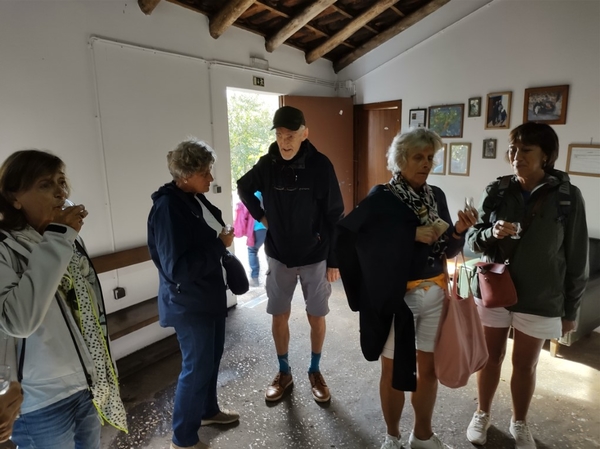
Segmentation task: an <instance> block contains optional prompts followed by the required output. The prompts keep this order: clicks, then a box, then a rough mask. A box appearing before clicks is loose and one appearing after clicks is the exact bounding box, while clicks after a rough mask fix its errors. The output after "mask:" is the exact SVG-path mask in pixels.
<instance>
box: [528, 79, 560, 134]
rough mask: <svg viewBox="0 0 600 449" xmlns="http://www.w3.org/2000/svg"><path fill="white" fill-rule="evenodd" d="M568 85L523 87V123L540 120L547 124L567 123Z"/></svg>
mask: <svg viewBox="0 0 600 449" xmlns="http://www.w3.org/2000/svg"><path fill="white" fill-rule="evenodd" d="M568 100H569V85H568V84H565V85H562V86H549V87H533V88H531V89H525V100H524V102H523V103H524V104H523V123H525V122H540V123H547V124H549V125H564V124H565V123H567V102H568Z"/></svg>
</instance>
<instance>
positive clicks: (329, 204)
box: [237, 106, 344, 402]
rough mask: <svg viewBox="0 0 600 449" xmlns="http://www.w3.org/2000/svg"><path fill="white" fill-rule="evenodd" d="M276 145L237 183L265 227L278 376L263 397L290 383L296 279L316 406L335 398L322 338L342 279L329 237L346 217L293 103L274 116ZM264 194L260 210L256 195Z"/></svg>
mask: <svg viewBox="0 0 600 449" xmlns="http://www.w3.org/2000/svg"><path fill="white" fill-rule="evenodd" d="M272 129H274V130H275V137H276V142H273V143H272V144H271V146H270V147H269V151H268V153H267V154H266V155H265V156H262V157H261V158H260V159H259V161H258V162H257V163H256V165H255V166H254V167H253V168H252V169H251V170H250V171H249V172H248V173H246V174H245V175H244V176H242V177H241V178H240V179H239V180H238V181H237V186H238V194H239V197H240V199H241V200H242V202H243V203H244V204H245V205H246V207H247V208H248V210H249V211H250V214H251V215H252V216H253V217H254V219H255V220H258V221H260V222H261V223H263V224H264V225H265V227H266V228H267V238H266V241H265V252H266V254H267V259H268V263H269V272H268V275H267V281H266V292H267V297H268V303H267V313H269V314H271V315H272V316H273V324H272V332H273V340H274V341H275V349H276V351H277V358H278V361H279V372H278V373H277V375H276V376H275V379H274V380H273V382H272V383H271V384H270V385H269V386H268V387H267V390H266V393H265V399H266V400H267V401H271V402H272V401H278V400H279V399H281V398H282V397H283V395H284V393H285V392H286V390H288V389H289V388H290V387H291V386H292V384H293V380H292V372H291V369H290V364H289V361H288V347H289V340H290V331H289V326H288V321H289V318H290V312H291V302H292V297H293V295H294V290H295V288H296V284H297V282H298V279H300V284H301V286H302V292H303V293H304V302H305V305H306V314H307V317H308V322H309V324H310V328H311V331H310V341H311V361H310V366H309V368H308V378H309V380H310V383H311V389H312V394H313V397H314V399H315V401H317V402H327V401H329V400H330V399H331V395H330V393H329V388H328V387H327V384H326V383H325V380H324V379H323V375H322V374H321V370H320V367H319V362H320V359H321V351H322V348H323V342H324V340H325V316H326V315H327V313H328V312H329V306H328V301H329V296H330V295H331V284H330V283H331V282H334V281H336V280H337V279H339V270H338V269H337V267H338V265H337V261H336V260H335V257H334V254H333V246H334V245H333V244H332V240H333V239H334V238H335V234H334V230H335V225H336V223H337V222H338V221H339V219H340V218H341V217H342V215H343V211H344V204H343V202H342V194H341V192H340V187H339V184H338V181H337V177H336V176H335V171H334V169H333V165H332V164H331V162H330V161H329V159H328V158H327V156H325V155H324V154H322V153H319V152H318V151H317V149H316V148H315V147H314V146H313V145H312V144H311V143H310V141H309V140H308V128H307V127H306V122H305V120H304V114H303V113H302V111H300V110H299V109H296V108H293V107H291V106H283V107H282V108H279V109H278V110H277V111H276V112H275V115H274V117H273V127H272ZM256 191H260V192H261V193H262V196H263V206H261V204H260V201H259V200H258V198H257V197H256V196H254V192H256Z"/></svg>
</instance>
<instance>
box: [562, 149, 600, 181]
mask: <svg viewBox="0 0 600 449" xmlns="http://www.w3.org/2000/svg"><path fill="white" fill-rule="evenodd" d="M567 173H571V174H573V175H581V176H595V177H600V145H598V144H596V145H591V144H588V145H585V144H575V143H572V144H571V145H569V153H568V154H567Z"/></svg>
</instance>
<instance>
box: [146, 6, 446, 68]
mask: <svg viewBox="0 0 600 449" xmlns="http://www.w3.org/2000/svg"><path fill="white" fill-rule="evenodd" d="M160 1H161V0H138V4H139V7H140V9H141V10H142V11H143V12H144V13H145V14H151V13H152V11H153V10H154V8H155V7H156V6H157V5H158V3H160ZM167 1H170V2H172V3H176V4H178V5H181V6H183V7H185V8H187V9H190V10H192V11H196V12H199V13H202V14H204V15H206V16H208V17H209V20H210V34H211V36H212V37H213V38H215V39H218V38H219V36H221V35H222V34H223V33H225V32H226V31H227V29H228V28H229V27H230V26H236V27H239V28H243V29H245V30H248V31H251V32H253V33H256V34H259V35H261V36H264V38H265V48H266V49H267V51H269V52H273V51H276V49H277V47H279V46H280V45H282V44H286V45H289V46H291V47H294V48H297V49H299V50H302V51H303V52H304V54H305V57H306V62H308V63H309V64H310V63H312V62H314V61H316V60H317V59H319V58H325V59H328V60H330V61H331V62H333V69H334V70H335V72H336V73H337V72H339V71H340V70H342V69H343V68H344V67H346V66H348V65H349V64H351V63H352V62H354V61H356V60H357V59H358V58H360V57H361V56H363V55H365V54H366V53H368V52H369V51H371V50H373V49H374V48H376V47H378V46H379V45H381V44H383V43H384V42H385V41H387V40H389V39H391V38H392V37H394V36H396V35H397V34H398V33H401V32H402V31H404V30H405V29H407V28H408V27H410V26H413V25H414V24H416V23H417V22H419V21H420V20H421V19H423V18H424V17H426V16H428V15H429V14H431V13H432V12H434V11H435V10H437V9H438V8H440V7H442V6H443V5H445V4H446V3H448V2H449V1H450V0H228V1H225V0H167Z"/></svg>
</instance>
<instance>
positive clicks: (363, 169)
mask: <svg viewBox="0 0 600 449" xmlns="http://www.w3.org/2000/svg"><path fill="white" fill-rule="evenodd" d="M401 114H402V101H400V100H398V101H386V102H383V103H370V104H361V105H356V106H355V107H354V129H355V139H354V148H355V154H356V177H355V179H356V186H355V189H354V191H355V198H354V204H355V205H356V204H358V203H359V202H360V201H361V200H362V199H363V198H365V197H366V196H367V194H368V193H369V191H370V190H371V188H372V187H373V186H374V185H376V184H384V183H386V182H388V181H389V180H390V178H391V173H390V172H389V171H388V169H387V158H386V153H387V150H388V148H389V146H390V144H391V143H392V140H393V139H394V136H396V134H398V133H399V132H400V123H401V121H400V119H401Z"/></svg>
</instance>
